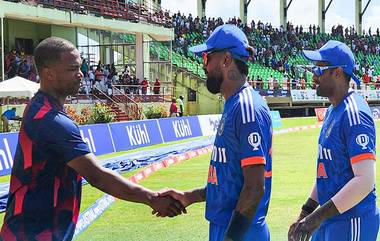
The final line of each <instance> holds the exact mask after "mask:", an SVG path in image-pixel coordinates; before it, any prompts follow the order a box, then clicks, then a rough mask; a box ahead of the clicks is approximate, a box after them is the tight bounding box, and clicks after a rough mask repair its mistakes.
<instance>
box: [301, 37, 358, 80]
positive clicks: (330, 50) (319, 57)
mask: <svg viewBox="0 0 380 241" xmlns="http://www.w3.org/2000/svg"><path fill="white" fill-rule="evenodd" d="M302 52H303V54H304V56H305V57H306V58H307V59H309V60H311V61H323V62H328V63H329V64H330V65H343V66H345V67H342V68H343V71H344V73H346V74H348V75H349V76H351V78H352V79H353V80H354V81H355V82H356V84H360V80H359V79H358V78H357V77H356V76H355V75H354V70H355V57H354V54H353V53H352V51H351V49H350V48H349V47H348V46H347V45H346V44H345V43H342V42H339V41H336V40H329V41H328V42H327V43H326V44H325V45H323V46H322V47H321V48H320V49H319V50H316V51H310V50H303V51H302Z"/></svg>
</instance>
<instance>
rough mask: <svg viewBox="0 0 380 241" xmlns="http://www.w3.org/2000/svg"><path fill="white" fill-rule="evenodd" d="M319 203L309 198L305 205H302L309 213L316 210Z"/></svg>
mask: <svg viewBox="0 0 380 241" xmlns="http://www.w3.org/2000/svg"><path fill="white" fill-rule="evenodd" d="M318 205H319V204H318V203H317V202H316V201H314V200H313V199H311V198H309V199H308V200H307V201H306V203H305V204H304V205H302V211H304V212H306V213H307V215H309V214H311V213H313V212H314V210H315V209H316V208H317V207H318Z"/></svg>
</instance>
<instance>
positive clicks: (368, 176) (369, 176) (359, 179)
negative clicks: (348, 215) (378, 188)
mask: <svg viewBox="0 0 380 241" xmlns="http://www.w3.org/2000/svg"><path fill="white" fill-rule="evenodd" d="M353 170H354V173H355V176H354V178H352V179H351V180H350V181H349V182H348V183H347V184H346V185H344V187H343V188H342V189H341V190H340V191H339V192H338V193H337V194H335V196H334V197H332V198H331V200H332V201H333V202H334V204H335V206H336V207H337V209H338V210H339V213H344V212H345V211H347V210H349V209H351V208H352V207H354V206H355V205H356V204H358V203H359V202H360V201H361V200H363V199H364V198H365V197H366V196H367V195H368V194H369V193H370V192H371V191H372V190H373V187H374V185H375V162H374V161H373V160H367V161H363V162H361V163H358V164H355V166H354V167H353Z"/></svg>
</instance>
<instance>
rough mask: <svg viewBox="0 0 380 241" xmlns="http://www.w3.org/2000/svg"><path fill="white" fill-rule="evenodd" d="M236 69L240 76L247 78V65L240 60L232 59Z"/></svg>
mask: <svg viewBox="0 0 380 241" xmlns="http://www.w3.org/2000/svg"><path fill="white" fill-rule="evenodd" d="M234 62H235V64H236V67H237V68H238V70H239V72H240V74H242V75H245V76H248V65H247V64H246V63H244V62H243V61H241V60H238V59H234Z"/></svg>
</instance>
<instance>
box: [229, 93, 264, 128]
mask: <svg viewBox="0 0 380 241" xmlns="http://www.w3.org/2000/svg"><path fill="white" fill-rule="evenodd" d="M265 106H266V103H265V101H264V100H263V98H262V97H261V96H260V95H259V93H257V92H256V91H255V90H254V89H253V88H252V87H251V86H246V87H245V88H243V89H241V91H240V92H239V93H238V94H237V95H236V96H235V105H234V109H235V112H236V115H238V116H239V117H241V118H240V119H241V121H242V123H243V124H246V123H250V122H255V119H256V115H258V109H260V108H265Z"/></svg>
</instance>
